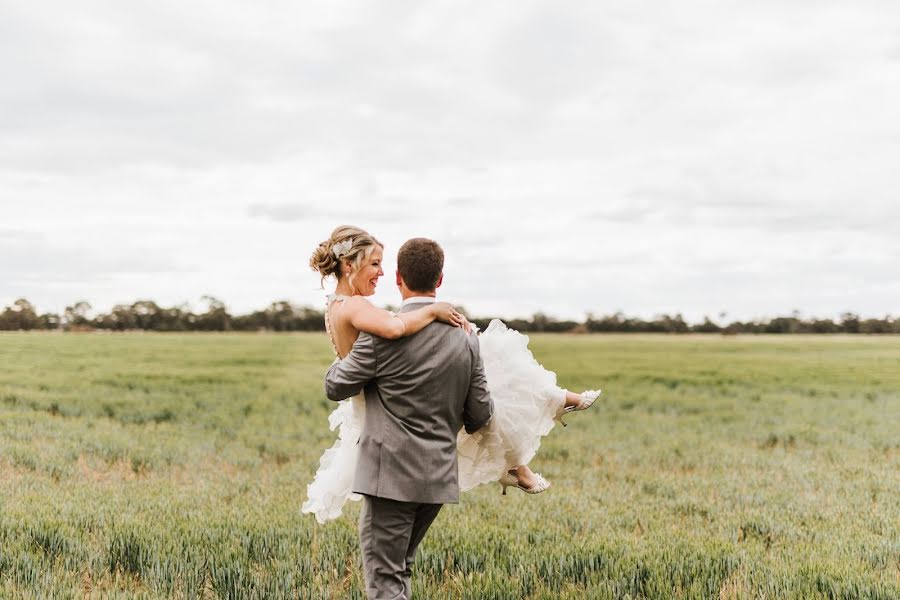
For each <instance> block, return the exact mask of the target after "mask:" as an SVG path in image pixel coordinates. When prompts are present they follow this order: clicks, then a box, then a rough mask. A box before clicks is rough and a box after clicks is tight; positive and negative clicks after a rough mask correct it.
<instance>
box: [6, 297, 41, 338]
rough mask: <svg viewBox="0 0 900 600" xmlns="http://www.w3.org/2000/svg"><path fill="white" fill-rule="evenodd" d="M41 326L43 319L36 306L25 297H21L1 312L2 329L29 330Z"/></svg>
mask: <svg viewBox="0 0 900 600" xmlns="http://www.w3.org/2000/svg"><path fill="white" fill-rule="evenodd" d="M40 326H41V320H40V319H39V318H38V315H37V313H36V312H35V309H34V306H33V305H32V304H31V302H29V301H28V300H26V299H25V298H19V299H18V300H16V301H15V302H13V304H12V306H7V307H6V308H5V309H4V311H3V312H2V313H0V329H2V330H7V331H19V330H21V331H29V330H31V329H37V328H39V327H40Z"/></svg>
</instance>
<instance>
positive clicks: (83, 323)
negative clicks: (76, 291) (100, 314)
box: [62, 300, 91, 329]
mask: <svg viewBox="0 0 900 600" xmlns="http://www.w3.org/2000/svg"><path fill="white" fill-rule="evenodd" d="M90 312H91V305H90V304H89V303H88V302H85V301H84V300H79V301H78V302H76V303H75V304H73V305H72V306H67V307H66V310H65V311H64V312H63V319H62V320H63V327H65V328H66V329H72V328H73V327H74V328H84V327H89V326H90V325H91V321H90V319H89V318H88V314H89V313H90Z"/></svg>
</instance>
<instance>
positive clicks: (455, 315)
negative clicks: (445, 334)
mask: <svg viewBox="0 0 900 600" xmlns="http://www.w3.org/2000/svg"><path fill="white" fill-rule="evenodd" d="M431 306H432V307H433V310H434V316H435V318H436V319H437V320H438V321H443V322H444V323H449V324H450V325H453V326H454V327H462V328H463V329H464V330H465V331H466V332H468V331H470V329H471V328H470V327H469V321H468V319H466V318H465V317H464V316H463V315H462V314H461V313H460V312H459V311H458V310H456V309H455V308H453V305H452V304H449V303H447V302H435V303H434V304H432V305H431Z"/></svg>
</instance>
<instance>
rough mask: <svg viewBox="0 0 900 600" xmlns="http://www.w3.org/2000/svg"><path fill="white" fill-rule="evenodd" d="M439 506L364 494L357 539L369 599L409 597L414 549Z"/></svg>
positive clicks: (401, 598) (406, 598)
mask: <svg viewBox="0 0 900 600" xmlns="http://www.w3.org/2000/svg"><path fill="white" fill-rule="evenodd" d="M441 506H443V505H441V504H421V503H418V502H400V501H398V500H388V499H387V498H376V497H374V496H363V506H362V510H361V511H360V513H359V542H360V547H361V549H362V562H363V573H364V575H365V578H366V596H367V597H368V598H369V600H409V599H410V598H411V597H412V590H411V588H410V582H409V578H410V575H411V572H412V564H413V561H414V560H415V558H416V549H417V548H418V547H419V542H421V541H422V538H424V537H425V532H426V531H428V528H429V527H430V526H431V523H432V522H433V521H434V519H435V517H437V515H438V512H439V511H440V510H441Z"/></svg>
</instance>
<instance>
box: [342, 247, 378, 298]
mask: <svg viewBox="0 0 900 600" xmlns="http://www.w3.org/2000/svg"><path fill="white" fill-rule="evenodd" d="M383 258H384V248H382V247H381V246H375V247H374V248H373V249H372V253H371V254H369V258H367V259H366V260H364V261H363V263H362V266H361V267H360V269H359V270H358V271H357V270H355V269H354V272H353V273H352V274H351V275H350V282H351V283H352V284H353V287H354V288H355V290H356V293H357V294H358V295H360V296H371V295H372V294H374V293H375V287H376V286H377V285H378V278H379V277H381V276H382V275H384V271H383V270H382V268H381V261H382V259H383Z"/></svg>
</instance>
